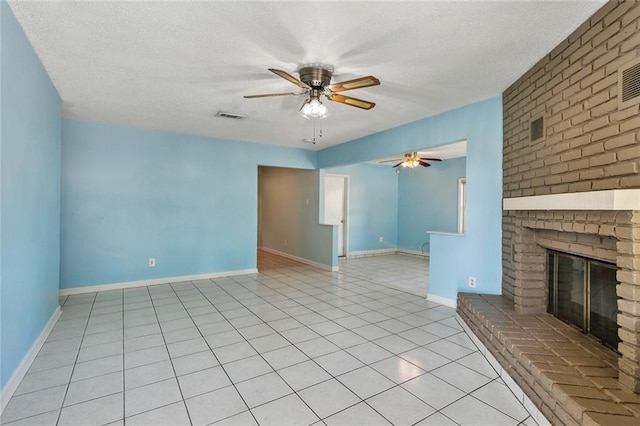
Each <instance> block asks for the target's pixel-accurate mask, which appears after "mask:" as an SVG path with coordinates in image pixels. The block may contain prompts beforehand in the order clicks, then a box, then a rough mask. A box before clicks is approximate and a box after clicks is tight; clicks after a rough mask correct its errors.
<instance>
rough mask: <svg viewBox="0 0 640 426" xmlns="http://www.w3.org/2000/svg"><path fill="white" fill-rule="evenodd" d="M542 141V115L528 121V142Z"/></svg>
mask: <svg viewBox="0 0 640 426" xmlns="http://www.w3.org/2000/svg"><path fill="white" fill-rule="evenodd" d="M539 139H544V115H540V116H538V117H535V118H532V119H531V121H529V140H531V142H534V141H537V140H539Z"/></svg>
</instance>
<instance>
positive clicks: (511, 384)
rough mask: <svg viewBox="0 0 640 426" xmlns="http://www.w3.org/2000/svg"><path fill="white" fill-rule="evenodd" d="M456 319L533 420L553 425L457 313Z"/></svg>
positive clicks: (541, 423)
mask: <svg viewBox="0 0 640 426" xmlns="http://www.w3.org/2000/svg"><path fill="white" fill-rule="evenodd" d="M456 319H457V320H458V322H459V323H460V325H461V326H462V328H463V329H464V331H465V332H466V333H467V334H468V335H469V337H470V338H471V340H472V341H473V343H474V344H475V345H476V346H477V347H478V349H480V353H481V354H482V355H483V356H484V357H485V358H486V359H487V361H489V364H491V367H493V369H494V370H496V373H498V375H499V376H500V378H501V379H502V380H503V381H504V383H505V384H506V385H507V387H508V388H509V389H510V390H511V392H512V393H513V394H514V395H515V397H516V398H517V399H518V401H520V403H521V404H522V405H523V406H524V408H525V409H526V410H527V411H528V412H529V414H530V415H531V417H532V418H533V420H535V422H536V423H537V424H538V425H540V426H547V425H548V426H550V425H551V424H550V423H549V421H548V420H547V418H546V417H545V416H544V414H542V412H541V411H540V410H539V409H538V407H536V406H535V405H534V404H533V402H531V399H529V397H528V396H527V394H525V393H524V391H523V390H522V388H521V387H520V386H519V385H518V384H517V383H516V382H515V380H513V378H511V376H510V375H509V374H508V373H507V371H506V370H505V369H504V368H502V366H501V365H500V363H499V362H498V360H497V359H496V358H495V357H494V356H493V354H492V353H491V351H489V349H487V347H486V346H485V345H484V343H482V341H480V339H478V336H476V335H475V333H474V332H473V331H471V329H470V328H469V326H468V325H467V323H466V322H465V321H464V320H463V319H462V318H461V317H460V315H459V314H457V313H456Z"/></svg>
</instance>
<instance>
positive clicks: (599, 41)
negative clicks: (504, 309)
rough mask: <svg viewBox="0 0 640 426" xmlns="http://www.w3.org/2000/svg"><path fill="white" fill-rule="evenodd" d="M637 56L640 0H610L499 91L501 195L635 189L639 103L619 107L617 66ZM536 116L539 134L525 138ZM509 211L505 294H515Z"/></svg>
mask: <svg viewBox="0 0 640 426" xmlns="http://www.w3.org/2000/svg"><path fill="white" fill-rule="evenodd" d="M638 56H640V1H637V0H632V1H621V2H618V1H612V2H609V3H607V4H606V5H605V6H604V7H603V8H602V9H600V10H599V11H598V12H596V13H595V14H594V15H593V16H592V17H591V18H590V19H589V20H588V21H586V22H585V23H584V24H583V25H581V26H580V27H579V28H578V29H576V30H575V31H574V32H573V34H571V35H570V36H569V37H568V38H567V39H566V40H564V41H563V42H562V43H560V44H559V45H558V46H557V47H556V48H555V49H554V50H553V51H551V52H550V53H549V54H548V55H546V56H545V57H544V58H542V59H541V60H540V61H539V62H538V63H537V64H536V65H535V66H534V67H533V68H531V70H529V71H528V72H527V73H526V74H524V75H523V76H522V77H521V78H520V79H518V80H517V81H516V82H514V83H513V84H512V85H511V86H510V87H509V88H508V89H507V90H506V91H505V92H504V94H503V102H504V107H503V114H504V151H503V156H504V164H503V170H504V171H503V196H504V197H505V198H510V197H521V196H530V195H542V194H551V193H567V192H581V191H595V190H603V189H620V188H640V173H639V171H640V108H639V107H640V105H633V106H631V107H629V108H626V109H624V110H618V93H617V92H618V86H617V83H618V68H619V67H620V66H621V65H623V64H625V63H628V62H629V61H632V60H634V59H635V58H637V57H638ZM540 114H542V115H543V116H544V118H545V133H546V135H545V137H544V138H542V139H541V140H539V141H537V142H530V140H529V131H530V129H529V122H530V120H531V119H532V118H535V117H536V116H538V115H540ZM515 220H516V215H515V213H513V212H505V213H504V214H503V221H502V222H503V256H502V257H503V272H504V276H505V280H504V283H503V293H504V294H505V295H506V296H507V297H511V298H513V297H514V294H513V293H514V289H513V280H512V279H511V277H513V276H514V274H515V270H514V262H513V256H512V253H511V250H512V245H513V241H514V238H515V237H516V235H515V226H514V221H515Z"/></svg>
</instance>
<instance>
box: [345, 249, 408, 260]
mask: <svg viewBox="0 0 640 426" xmlns="http://www.w3.org/2000/svg"><path fill="white" fill-rule="evenodd" d="M397 251H398V249H397V248H396V247H393V248H388V249H377V250H360V251H350V252H349V253H347V259H355V258H358V257H371V256H384V255H387V254H395V253H396V252H397Z"/></svg>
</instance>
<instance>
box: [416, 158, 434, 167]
mask: <svg viewBox="0 0 640 426" xmlns="http://www.w3.org/2000/svg"><path fill="white" fill-rule="evenodd" d="M418 163H420V165H421V166H422V167H431V164H429V163H425V162H424V161H422V160H418Z"/></svg>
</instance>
